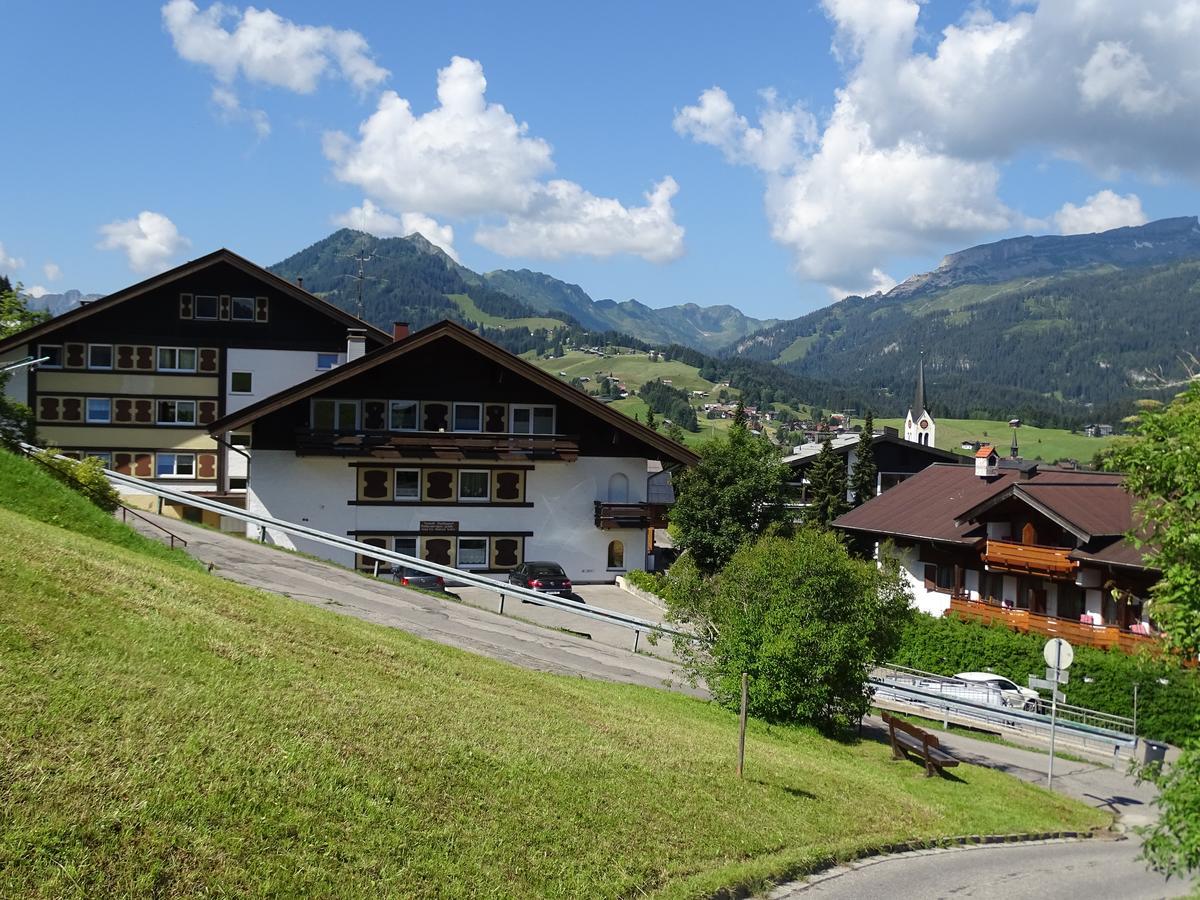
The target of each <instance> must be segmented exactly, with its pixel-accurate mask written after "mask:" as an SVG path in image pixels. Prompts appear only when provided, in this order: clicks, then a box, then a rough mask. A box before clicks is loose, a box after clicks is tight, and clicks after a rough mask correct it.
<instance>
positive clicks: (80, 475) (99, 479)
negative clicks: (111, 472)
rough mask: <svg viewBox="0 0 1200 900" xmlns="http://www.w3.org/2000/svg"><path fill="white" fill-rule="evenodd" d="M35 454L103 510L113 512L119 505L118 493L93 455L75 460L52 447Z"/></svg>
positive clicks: (60, 477)
mask: <svg viewBox="0 0 1200 900" xmlns="http://www.w3.org/2000/svg"><path fill="white" fill-rule="evenodd" d="M36 456H37V458H38V460H39V461H40V462H42V463H43V464H45V466H46V467H47V468H48V469H50V470H51V471H52V472H53V473H54V474H55V476H56V477H57V478H58V479H59V481H61V482H63V483H64V484H66V485H67V486H68V487H70V488H72V489H73V490H76V491H78V492H79V493H81V494H83V496H85V497H87V498H88V499H89V500H91V501H92V502H93V503H95V504H96V505H97V506H98V507H100V508H101V509H102V510H104V511H105V512H113V511H114V510H116V508H117V507H118V506H120V505H121V497H120V495H119V494H118V493H117V491H116V489H115V488H114V487H113V486H112V484H111V483H110V482H109V480H108V478H107V477H105V475H104V471H103V469H104V465H103V463H101V462H100V460H98V459H96V458H95V457H94V456H93V457H88V458H87V459H85V460H82V461H77V460H74V459H67V458H65V457H62V456H58V451H57V450H55V449H52V448H47V449H45V450H39V451H38V452H37V454H36Z"/></svg>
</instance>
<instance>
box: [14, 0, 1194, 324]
mask: <svg viewBox="0 0 1200 900" xmlns="http://www.w3.org/2000/svg"><path fill="white" fill-rule="evenodd" d="M1106 6H1111V7H1112V8H1103V7H1106ZM1125 6H1126V5H1125V4H1107V5H1106V4H1101V5H1100V7H1102V8H1101V9H1100V10H1099V11H1097V8H1096V5H1095V4H1090V3H1088V2H1086V0H1057V2H1054V3H1048V2H1047V3H1043V4H1041V5H1037V4H1031V3H1017V4H1012V3H1009V2H1007V0H1002V2H997V3H994V4H992V5H990V6H989V5H987V4H981V3H970V4H964V3H950V2H930V3H925V4H921V5H917V4H916V3H914V2H913V0H823V2H819V0H812V2H808V3H800V4H783V3H778V4H761V5H757V6H755V7H753V8H749V7H744V8H738V7H736V6H735V5H733V4H726V3H720V4H718V3H712V4H700V3H683V2H680V3H667V2H663V3H655V4H644V3H606V4H594V5H592V6H589V7H584V6H583V5H581V4H562V3H522V4H495V3H478V4H469V3H443V4H416V3H406V4H377V5H367V4H339V5H331V4H321V3H315V2H311V3H303V2H277V3H272V4H270V5H265V4H264V5H263V6H261V7H259V8H258V10H257V11H256V10H254V9H253V8H249V7H243V6H235V5H229V6H226V7H223V8H222V9H220V10H214V9H213V8H212V7H210V5H209V4H208V3H207V2H204V0H200V2H197V3H192V2H190V0H173V2H172V3H171V4H168V5H167V6H164V5H163V4H161V3H140V2H130V3H120V4H103V5H102V4H76V3H60V2H36V3H35V2H24V0H9V2H7V3H6V4H5V5H4V8H3V11H0V23H2V24H3V26H4V31H5V33H6V34H8V35H11V36H13V38H14V39H12V40H10V41H8V42H6V49H7V51H8V53H7V55H8V60H7V63H8V65H7V69H8V71H9V72H12V73H20V77H19V78H10V79H9V83H8V89H7V91H6V95H7V99H8V107H9V116H8V117H7V120H8V125H9V137H8V139H6V140H5V141H3V142H0V172H3V175H2V176H0V178H2V179H3V180H2V182H0V196H2V197H3V198H4V204H3V215H0V272H5V273H7V274H10V275H13V276H15V277H16V278H17V279H19V280H21V281H22V282H24V284H25V285H26V286H27V287H29V288H37V289H45V290H49V291H61V290H64V289H66V288H70V287H75V288H80V289H83V290H85V291H99V292H107V291H111V290H115V289H117V288H119V287H122V286H124V285H126V284H129V283H132V282H133V281H136V280H140V279H141V278H142V277H145V275H147V274H150V273H151V272H153V271H155V270H160V269H162V268H165V267H167V266H170V265H174V264H176V263H178V262H181V261H183V260H184V259H187V258H190V257H193V256H197V255H200V254H203V253H206V252H208V251H209V250H211V249H214V248H215V247H218V246H228V247H230V248H231V249H233V250H235V251H237V252H239V253H242V254H243V255H245V256H247V257H249V258H250V259H252V260H254V261H256V262H259V263H262V264H270V263H274V262H276V261H278V260H280V259H282V258H283V257H285V256H287V255H289V254H291V253H292V252H295V251H296V250H299V249H301V248H302V247H304V246H307V245H308V244H310V243H312V242H313V241H315V240H318V239H320V238H321V237H323V236H325V235H326V234H328V233H329V232H330V231H332V230H333V229H334V228H335V227H337V226H336V224H335V221H336V220H339V219H340V220H341V221H347V222H362V223H366V224H367V225H368V229H369V230H373V231H375V232H377V233H380V234H393V233H406V232H407V231H408V230H411V229H412V228H413V227H414V225H416V226H419V227H420V230H422V231H423V232H426V233H427V236H429V237H430V238H431V239H434V240H435V241H441V242H442V243H444V244H446V245H447V246H448V247H451V248H452V249H453V252H455V253H456V254H457V255H458V257H459V258H460V259H461V261H462V262H463V263H464V264H466V265H468V266H470V267H471V268H473V269H476V270H489V269H493V268H522V267H528V268H532V269H536V270H540V271H544V272H548V273H550V274H552V275H554V276H556V277H559V278H562V279H564V280H566V281H571V282H576V283H579V284H581V285H582V286H583V287H584V288H585V289H586V290H587V291H588V292H589V293H590V294H591V295H592V296H593V297H596V298H602V297H613V298H616V299H627V298H630V297H636V298H638V299H639V300H642V301H643V302H645V303H648V304H650V305H651V306H664V305H668V304H672V303H681V302H688V301H691V302H697V303H701V304H705V305H707V304H715V303H732V304H734V305H737V306H739V307H740V308H742V309H743V310H744V311H746V312H747V313H749V314H752V315H758V316H763V317H766V316H779V317H786V316H794V315H798V314H800V313H802V312H805V311H807V310H809V309H812V308H814V307H816V306H820V305H824V304H825V303H828V302H829V301H830V300H831V299H833V298H835V297H838V296H841V294H842V293H844V292H846V291H851V290H853V291H863V290H870V289H873V288H876V287H879V288H886V287H887V286H888V285H889V284H890V283H892V282H893V281H896V280H902V279H903V278H904V277H906V276H907V275H909V274H912V273H914V272H918V271H923V270H926V269H928V268H931V267H932V266H933V265H936V263H937V260H938V259H939V258H940V256H941V255H943V254H944V253H946V252H949V251H952V250H955V249H959V248H961V247H964V246H968V245H970V244H972V243H977V242H981V241H984V240H994V239H997V238H1000V237H1004V236H1008V235H1013V234H1023V233H1030V232H1035V233H1037V232H1051V233H1052V232H1060V231H1073V230H1088V231H1090V230H1097V229H1101V228H1105V227H1113V226H1115V225H1121V224H1135V223H1137V222H1141V221H1146V220H1150V219H1156V218H1162V217H1166V216H1174V215H1192V214H1194V213H1196V212H1197V211H1200V204H1198V203H1197V202H1196V201H1197V197H1196V188H1195V177H1196V174H1197V168H1196V164H1195V163H1194V160H1196V159H1200V147H1197V146H1196V145H1197V144H1200V136H1198V134H1197V127H1196V125H1195V123H1196V122H1197V121H1200V118H1198V117H1197V115H1196V113H1197V108H1196V106H1197V102H1200V86H1198V85H1197V84H1196V83H1195V82H1196V79H1195V78H1194V76H1193V74H1192V72H1193V65H1194V64H1193V62H1192V58H1193V55H1194V51H1193V48H1194V47H1195V46H1197V41H1198V39H1200V18H1197V17H1196V16H1195V15H1190V14H1189V13H1188V7H1187V6H1186V5H1184V4H1179V3H1172V2H1167V0H1161V2H1159V0H1147V2H1145V3H1141V4H1136V5H1134V4H1129V5H1128V9H1127V10H1126V9H1125V8H1124V7H1125ZM268 11H269V12H268ZM439 79H441V84H442V87H443V92H444V96H443V98H442V99H441V100H439ZM483 79H486V93H481V90H482V84H483ZM766 91H771V92H773V93H771V94H767V93H764V92H766ZM401 101H406V102H407V105H408V106H407V109H405V108H404V104H403V102H401ZM500 107H502V109H501V108H500ZM431 111H436V112H434V113H433V114H430V113H431ZM364 123H370V126H369V129H368V130H369V132H370V137H369V138H368V139H366V140H364V139H363V138H362V134H361V133H360V127H361V126H363V124H364ZM339 134H340V135H341V137H338V136H337V135H339ZM352 210H353V211H354V212H351V211H352ZM364 210H365V212H364ZM451 230H452V232H453V237H452V239H451V237H450V231H451Z"/></svg>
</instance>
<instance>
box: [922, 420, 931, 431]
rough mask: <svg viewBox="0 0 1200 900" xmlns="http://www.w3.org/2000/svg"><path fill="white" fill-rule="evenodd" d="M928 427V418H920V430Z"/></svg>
mask: <svg viewBox="0 0 1200 900" xmlns="http://www.w3.org/2000/svg"><path fill="white" fill-rule="evenodd" d="M928 427H929V420H928V419H922V420H921V430H922V431H924V430H925V429H926V428H928Z"/></svg>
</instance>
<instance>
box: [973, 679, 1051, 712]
mask: <svg viewBox="0 0 1200 900" xmlns="http://www.w3.org/2000/svg"><path fill="white" fill-rule="evenodd" d="M954 677H955V678H957V679H958V680H959V681H969V682H971V683H973V684H979V685H983V686H986V687H989V688H994V689H995V690H996V691H998V692H999V696H1000V702H1001V704H1002V705H1004V706H1013V707H1016V708H1018V709H1028V710H1035V709H1037V707H1038V702H1039V701H1040V700H1041V695H1039V694H1038V692H1037V691H1035V690H1033V688H1027V687H1021V686H1020V685H1019V684H1017V683H1016V682H1015V681H1012V680H1011V679H1008V678H1005V677H1004V676H1003V675H997V674H996V673H995V672H959V673H958V674H957V675H955V676H954Z"/></svg>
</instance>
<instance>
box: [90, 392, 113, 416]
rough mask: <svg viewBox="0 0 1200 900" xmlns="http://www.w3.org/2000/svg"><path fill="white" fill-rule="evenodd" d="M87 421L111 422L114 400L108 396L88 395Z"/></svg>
mask: <svg viewBox="0 0 1200 900" xmlns="http://www.w3.org/2000/svg"><path fill="white" fill-rule="evenodd" d="M86 421H88V422H111V421H112V400H110V399H109V398H108V397H88V398H87V418H86Z"/></svg>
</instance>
